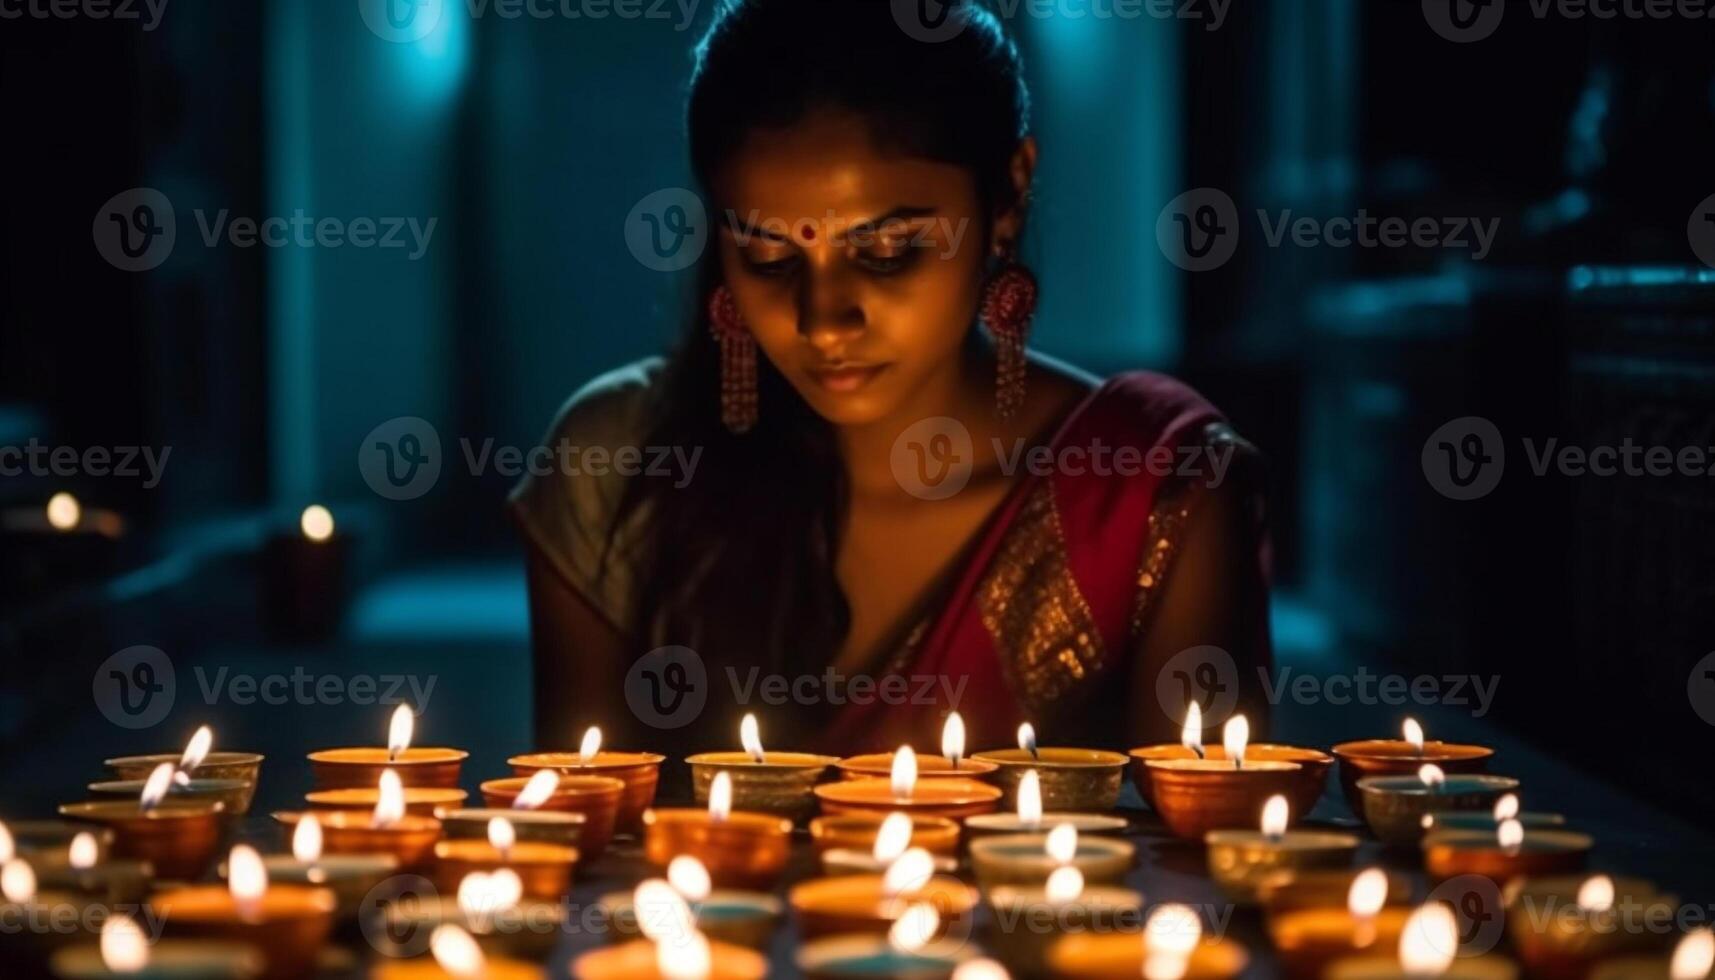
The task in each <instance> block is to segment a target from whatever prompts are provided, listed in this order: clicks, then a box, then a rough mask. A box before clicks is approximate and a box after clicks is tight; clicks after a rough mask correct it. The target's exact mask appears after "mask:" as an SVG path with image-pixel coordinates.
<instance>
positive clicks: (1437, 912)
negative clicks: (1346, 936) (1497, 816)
mask: <svg viewBox="0 0 1715 980" xmlns="http://www.w3.org/2000/svg"><path fill="white" fill-rule="evenodd" d="M1323 976H1324V977H1327V978H1328V980H1422V978H1425V977H1440V978H1442V980H1517V978H1518V967H1516V966H1514V965H1513V963H1512V961H1510V960H1507V959H1503V958H1502V957H1499V956H1466V957H1461V956H1460V955H1459V926H1458V922H1457V920H1455V919H1454V916H1453V909H1452V907H1451V906H1449V905H1447V904H1445V903H1442V902H1432V903H1430V904H1428V905H1424V906H1422V907H1420V908H1418V909H1417V910H1415V911H1413V912H1412V913H1411V916H1410V917H1409V918H1408V919H1407V920H1406V923H1405V926H1404V928H1402V929H1401V930H1400V936H1399V952H1398V954H1397V956H1380V955H1373V954H1372V955H1366V956H1357V957H1348V958H1346V959H1341V960H1336V961H1334V963H1333V964H1331V965H1330V966H1329V967H1328V970H1327V972H1326V973H1324V974H1323Z"/></svg>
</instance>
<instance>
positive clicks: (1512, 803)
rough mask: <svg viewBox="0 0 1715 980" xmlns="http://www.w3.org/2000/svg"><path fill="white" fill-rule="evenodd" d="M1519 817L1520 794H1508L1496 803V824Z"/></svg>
mask: <svg viewBox="0 0 1715 980" xmlns="http://www.w3.org/2000/svg"><path fill="white" fill-rule="evenodd" d="M1516 816H1518V794H1517V793H1507V794H1505V795H1504V796H1502V797H1501V798H1500V799H1498V800H1496V801H1495V822H1496V823H1500V822H1501V821H1503V820H1511V819H1512V818H1514V817H1516Z"/></svg>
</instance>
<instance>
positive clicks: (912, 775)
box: [893, 745, 917, 800]
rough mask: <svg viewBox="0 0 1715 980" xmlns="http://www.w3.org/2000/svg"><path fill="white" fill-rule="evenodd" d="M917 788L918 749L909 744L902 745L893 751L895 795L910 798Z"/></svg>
mask: <svg viewBox="0 0 1715 980" xmlns="http://www.w3.org/2000/svg"><path fill="white" fill-rule="evenodd" d="M916 788H917V751H916V750H915V749H913V748H912V747H911V746H909V745H901V746H900V747H899V751H897V752H895V753H893V795H894V796H896V797H899V798H901V799H906V800H909V799H911V792H912V791H913V790H915V789H916Z"/></svg>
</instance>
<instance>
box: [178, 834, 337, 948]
mask: <svg viewBox="0 0 1715 980" xmlns="http://www.w3.org/2000/svg"><path fill="white" fill-rule="evenodd" d="M226 866H227V884H226V886H225V887H221V886H219V885H192V886H188V887H185V888H180V889H174V890H169V891H164V892H161V893H159V894H157V895H156V896H155V897H154V898H153V899H152V900H151V901H150V904H151V905H152V906H153V907H154V908H155V910H156V911H157V912H159V913H160V915H161V917H162V921H163V922H164V923H165V924H166V930H167V932H168V934H169V935H173V936H175V937H178V936H182V937H184V938H188V939H214V940H219V941H223V942H236V943H242V944H245V945H249V946H254V947H256V948H257V949H259V950H261V951H262V960H263V963H264V967H263V976H265V977H279V978H289V977H301V976H305V975H307V974H310V973H313V972H314V971H315V969H316V964H317V962H318V960H319V958H320V955H321V951H322V948H323V946H324V945H326V943H327V938H328V934H329V933H330V932H331V931H332V930H333V921H334V909H335V907H336V905H337V901H336V900H335V898H334V894H333V892H331V891H329V890H327V889H325V888H310V887H304V886H301V885H275V886H272V887H270V885H269V883H268V871H267V868H266V866H265V865H264V864H263V862H262V856H261V855H260V854H258V853H256V851H255V850H254V849H252V848H250V847H249V846H247V845H244V844H240V845H238V846H237V847H234V848H233V849H232V853H231V854H230V855H229V856H228V857H227V861H226Z"/></svg>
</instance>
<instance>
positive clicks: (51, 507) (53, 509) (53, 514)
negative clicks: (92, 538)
mask: <svg viewBox="0 0 1715 980" xmlns="http://www.w3.org/2000/svg"><path fill="white" fill-rule="evenodd" d="M82 519H83V505H82V504H80V503H78V502H77V498H76V497H74V496H72V495H71V494H69V493H65V492H63V491H62V492H60V493H56V494H54V495H53V496H52V497H49V498H48V523H49V524H51V525H53V528H54V530H56V531H69V530H71V529H72V528H74V527H77V525H78V522H79V521H81V520H82Z"/></svg>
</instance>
